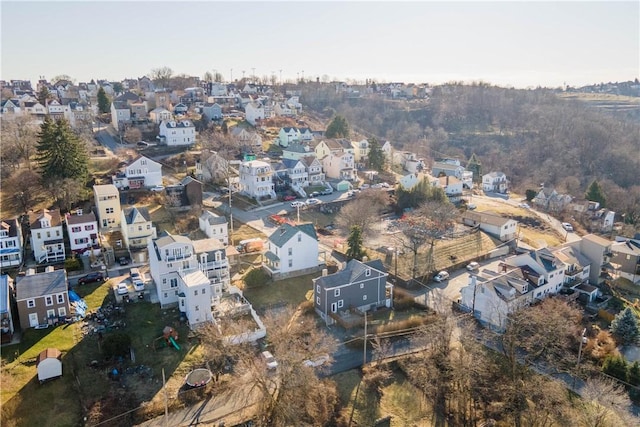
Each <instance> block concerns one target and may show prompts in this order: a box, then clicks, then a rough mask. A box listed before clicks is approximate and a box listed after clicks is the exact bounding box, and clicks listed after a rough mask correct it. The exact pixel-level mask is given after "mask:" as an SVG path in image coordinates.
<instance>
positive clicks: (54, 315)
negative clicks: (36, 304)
mask: <svg viewBox="0 0 640 427" xmlns="http://www.w3.org/2000/svg"><path fill="white" fill-rule="evenodd" d="M52 317H56V311H55V310H47V318H49V319H50V318H52Z"/></svg>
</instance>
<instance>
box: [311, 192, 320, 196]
mask: <svg viewBox="0 0 640 427" xmlns="http://www.w3.org/2000/svg"><path fill="white" fill-rule="evenodd" d="M319 195H320V192H319V191H314V192H313V193H311V194H309V197H318V196H319Z"/></svg>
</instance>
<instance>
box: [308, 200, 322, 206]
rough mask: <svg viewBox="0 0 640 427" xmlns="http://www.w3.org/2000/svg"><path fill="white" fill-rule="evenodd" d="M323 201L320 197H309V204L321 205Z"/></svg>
mask: <svg viewBox="0 0 640 427" xmlns="http://www.w3.org/2000/svg"><path fill="white" fill-rule="evenodd" d="M320 203H322V200H320V199H307V206H313V205H319V204H320Z"/></svg>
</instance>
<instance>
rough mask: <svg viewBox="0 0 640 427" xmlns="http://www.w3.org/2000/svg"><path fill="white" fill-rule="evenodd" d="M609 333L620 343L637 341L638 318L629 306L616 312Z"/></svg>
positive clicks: (639, 331)
mask: <svg viewBox="0 0 640 427" xmlns="http://www.w3.org/2000/svg"><path fill="white" fill-rule="evenodd" d="M609 329H611V333H612V334H613V335H614V336H615V337H616V338H617V339H618V341H619V342H620V343H622V344H633V343H636V342H637V341H638V337H640V326H639V325H638V318H637V317H636V315H635V314H634V313H633V311H632V310H631V308H630V307H627V308H625V309H624V310H623V311H621V312H620V313H618V314H617V315H616V317H615V319H613V321H612V322H611V326H610V327H609Z"/></svg>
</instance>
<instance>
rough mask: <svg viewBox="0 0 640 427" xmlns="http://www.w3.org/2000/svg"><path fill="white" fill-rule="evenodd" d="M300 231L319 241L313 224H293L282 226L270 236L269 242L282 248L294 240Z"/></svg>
mask: <svg viewBox="0 0 640 427" xmlns="http://www.w3.org/2000/svg"><path fill="white" fill-rule="evenodd" d="M298 231H300V232H303V233H305V234H307V235H309V236H310V237H311V238H312V239H314V240H318V235H317V234H316V229H315V227H314V226H313V224H311V223H308V224H300V225H297V226H294V225H291V224H287V223H285V224H282V225H281V226H280V227H278V229H277V230H276V231H275V232H273V234H271V236H269V240H270V241H271V242H272V243H273V244H274V245H276V246H277V247H279V248H281V247H282V246H283V245H284V244H285V243H287V242H288V241H289V240H290V239H292V238H293V237H294V236H295V235H296V234H298Z"/></svg>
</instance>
